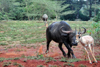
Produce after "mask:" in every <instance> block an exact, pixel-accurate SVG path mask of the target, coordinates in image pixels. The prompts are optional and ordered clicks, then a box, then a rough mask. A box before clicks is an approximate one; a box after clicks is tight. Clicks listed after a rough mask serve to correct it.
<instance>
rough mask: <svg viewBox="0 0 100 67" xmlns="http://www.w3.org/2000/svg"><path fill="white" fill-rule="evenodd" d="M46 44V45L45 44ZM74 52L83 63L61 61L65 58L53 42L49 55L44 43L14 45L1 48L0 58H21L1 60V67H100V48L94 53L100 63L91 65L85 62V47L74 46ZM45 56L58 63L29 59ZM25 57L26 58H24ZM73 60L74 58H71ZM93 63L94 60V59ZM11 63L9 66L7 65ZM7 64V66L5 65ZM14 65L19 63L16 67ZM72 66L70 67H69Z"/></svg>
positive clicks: (96, 47) (96, 48)
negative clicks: (41, 66) (30, 57)
mask: <svg viewBox="0 0 100 67" xmlns="http://www.w3.org/2000/svg"><path fill="white" fill-rule="evenodd" d="M44 44H46V43H44ZM63 49H64V50H65V52H66V53H67V49H66V48H65V46H63ZM72 49H73V51H74V54H75V56H76V58H77V59H81V61H78V62H70V63H69V62H62V61H59V59H61V58H62V57H63V55H62V53H61V51H60V49H59V48H58V45H57V43H55V42H53V41H52V42H51V44H50V48H49V53H48V54H45V51H46V45H43V43H42V44H41V43H36V44H27V45H12V46H0V58H6V59H10V58H16V57H17V58H20V59H17V60H14V59H13V60H3V61H1V60H0V67H3V66H4V67H18V64H19V65H20V66H19V67H21V65H22V66H24V67H37V66H38V67H39V65H43V66H44V67H72V66H74V67H82V66H83V65H84V67H100V46H95V47H94V53H95V56H96V58H97V59H98V63H92V64H90V63H89V61H88V59H87V60H85V56H84V54H85V52H84V49H83V47H82V46H81V45H80V44H79V45H78V46H73V48H72ZM41 54H42V55H43V56H44V57H45V58H46V57H53V58H54V59H56V61H49V62H47V60H42V59H40V60H36V59H35V60H34V59H27V58H26V57H27V56H37V55H41ZM22 57H24V58H22ZM69 59H72V58H69ZM92 61H93V59H92ZM8 62H10V63H9V64H8V65H7V63H8ZM5 63H6V64H5ZM14 63H17V64H16V65H14ZM68 64H70V65H68Z"/></svg>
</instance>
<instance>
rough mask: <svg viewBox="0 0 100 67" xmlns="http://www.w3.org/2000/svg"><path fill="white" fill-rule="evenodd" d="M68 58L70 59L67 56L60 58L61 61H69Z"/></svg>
mask: <svg viewBox="0 0 100 67" xmlns="http://www.w3.org/2000/svg"><path fill="white" fill-rule="evenodd" d="M67 60H68V59H66V58H64V57H62V58H61V59H59V61H61V62H67Z"/></svg>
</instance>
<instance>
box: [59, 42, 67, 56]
mask: <svg viewBox="0 0 100 67" xmlns="http://www.w3.org/2000/svg"><path fill="white" fill-rule="evenodd" d="M59 49H60V50H61V51H62V53H63V56H64V57H66V53H65V51H64V50H63V49H62V43H59Z"/></svg>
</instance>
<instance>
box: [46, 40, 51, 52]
mask: <svg viewBox="0 0 100 67" xmlns="http://www.w3.org/2000/svg"><path fill="white" fill-rule="evenodd" d="M50 42H51V40H48V41H47V50H46V53H48V52H49V44H50Z"/></svg>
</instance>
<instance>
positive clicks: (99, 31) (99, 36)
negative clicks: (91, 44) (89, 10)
mask: <svg viewBox="0 0 100 67" xmlns="http://www.w3.org/2000/svg"><path fill="white" fill-rule="evenodd" d="M92 27H93V29H94V30H92V31H91V32H92V33H93V37H94V40H95V43H96V44H100V21H98V22H97V23H95V22H94V23H92Z"/></svg>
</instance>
